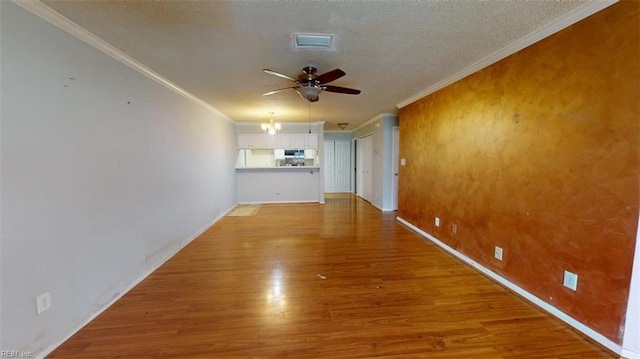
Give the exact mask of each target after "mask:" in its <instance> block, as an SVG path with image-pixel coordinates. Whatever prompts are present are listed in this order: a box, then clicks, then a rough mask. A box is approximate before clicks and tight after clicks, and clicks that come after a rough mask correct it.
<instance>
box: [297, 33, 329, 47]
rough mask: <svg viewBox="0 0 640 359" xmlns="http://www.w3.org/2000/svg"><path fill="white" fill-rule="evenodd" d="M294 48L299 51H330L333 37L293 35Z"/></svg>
mask: <svg viewBox="0 0 640 359" xmlns="http://www.w3.org/2000/svg"><path fill="white" fill-rule="evenodd" d="M293 37H294V47H295V48H298V49H330V48H331V42H332V41H333V35H323V34H293Z"/></svg>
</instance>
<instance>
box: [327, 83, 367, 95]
mask: <svg viewBox="0 0 640 359" xmlns="http://www.w3.org/2000/svg"><path fill="white" fill-rule="evenodd" d="M322 88H323V89H324V90H325V91H328V92H337V93H344V94H348V95H358V94H360V92H361V91H360V90H356V89H350V88H347V87H340V86H331V85H326V86H322Z"/></svg>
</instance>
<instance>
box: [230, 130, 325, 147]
mask: <svg viewBox="0 0 640 359" xmlns="http://www.w3.org/2000/svg"><path fill="white" fill-rule="evenodd" d="M238 148H239V149H247V148H248V149H276V148H280V149H306V148H310V149H317V148H318V134H317V133H280V134H278V135H269V134H264V133H239V134H238Z"/></svg>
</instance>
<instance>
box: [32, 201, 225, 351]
mask: <svg viewBox="0 0 640 359" xmlns="http://www.w3.org/2000/svg"><path fill="white" fill-rule="evenodd" d="M235 207H236V206H235V205H234V206H232V207H231V208H229V209H227V210H226V211H225V212H224V213H222V214H220V215H219V216H217V217H216V218H214V220H213V221H212V222H211V223H210V224H207V225H206V226H204V227H203V228H201V229H200V230H198V231H197V232H196V233H195V234H193V235H192V236H190V237H189V238H187V239H185V240H184V241H182V242H181V243H179V244H178V245H177V246H175V247H173V250H171V251H170V252H169V253H167V255H165V256H164V257H163V258H162V259H161V260H160V261H158V262H157V263H153V264H151V265H150V266H149V267H148V268H147V269H146V270H145V271H143V272H142V273H141V274H140V276H139V277H138V278H137V279H136V280H135V281H133V282H132V283H131V284H129V285H128V286H126V287H125V288H124V289H122V290H121V291H119V294H117V295H116V296H114V297H113V298H112V299H111V300H110V301H108V302H107V303H105V304H104V305H103V306H102V307H100V308H99V309H98V310H96V311H95V312H93V313H90V314H89V315H88V316H87V317H85V318H84V319H81V320H80V321H79V322H78V323H76V324H75V325H74V326H73V327H72V329H71V330H70V331H69V333H67V334H66V335H64V336H63V337H62V338H60V339H59V340H56V341H55V342H54V343H52V344H50V345H48V346H46V347H45V348H43V349H41V350H40V351H38V352H37V353H36V354H35V355H34V356H33V357H34V358H36V359H44V358H45V357H46V356H47V355H49V354H51V353H52V352H53V351H54V350H55V349H56V348H57V347H59V346H60V345H62V344H63V343H64V342H66V341H67V340H69V338H71V336H73V335H74V334H76V333H77V332H78V331H79V330H80V329H82V328H83V327H84V326H85V325H87V324H89V322H91V321H92V320H94V319H95V318H97V317H98V316H99V315H100V314H102V312H104V311H105V310H107V308H109V307H110V306H111V305H113V303H115V302H117V301H118V300H119V299H120V298H122V297H123V296H124V295H125V294H127V293H128V292H129V291H130V290H131V289H133V288H134V287H135V286H137V285H138V284H139V283H140V282H142V281H143V280H144V279H145V278H147V277H148V276H149V275H151V273H153V272H155V271H156V269H158V268H160V266H161V265H163V264H164V263H166V262H167V261H168V260H169V259H171V257H173V256H174V255H176V254H177V253H178V252H180V250H182V248H184V247H186V246H187V244H189V243H191V242H192V241H193V240H194V239H196V238H198V237H200V235H202V234H203V233H204V232H205V231H206V230H207V229H209V228H210V227H211V226H212V225H214V224H215V223H216V222H218V221H219V220H220V219H221V218H222V217H224V216H226V215H227V214H228V213H229V212H231V211H232V210H233V208H235Z"/></svg>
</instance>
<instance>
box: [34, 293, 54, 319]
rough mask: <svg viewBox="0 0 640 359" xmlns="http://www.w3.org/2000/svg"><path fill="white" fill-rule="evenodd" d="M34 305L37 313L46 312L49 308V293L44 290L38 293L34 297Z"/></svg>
mask: <svg viewBox="0 0 640 359" xmlns="http://www.w3.org/2000/svg"><path fill="white" fill-rule="evenodd" d="M36 307H37V309H38V315H40V314H42V313H44V312H46V311H47V310H49V309H51V293H50V292H46V293H43V294H40V295H39V296H37V297H36Z"/></svg>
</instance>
